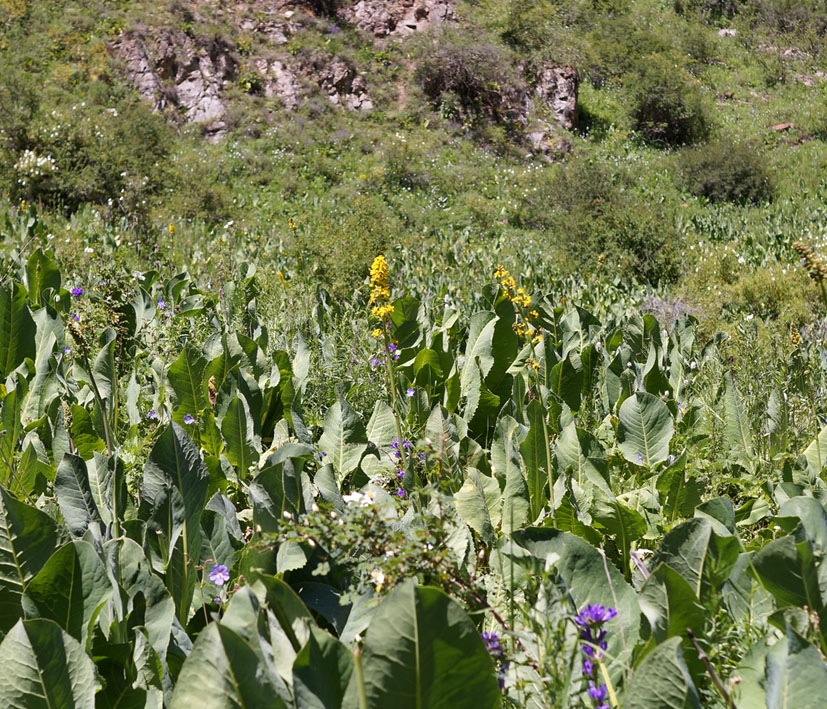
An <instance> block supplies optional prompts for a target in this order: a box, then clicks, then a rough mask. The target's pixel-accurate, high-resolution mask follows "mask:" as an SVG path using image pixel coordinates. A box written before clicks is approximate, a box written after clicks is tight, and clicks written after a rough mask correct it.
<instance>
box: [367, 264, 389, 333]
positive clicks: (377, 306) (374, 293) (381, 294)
mask: <svg viewBox="0 0 827 709" xmlns="http://www.w3.org/2000/svg"><path fill="white" fill-rule="evenodd" d="M389 273H390V272H389V270H388V262H387V261H385V257H384V256H382V255H381V254H380V255H379V256H377V257H376V258H375V259H373V263H372V264H371V267H370V304H371V305H372V306H373V308H372V310H371V311H370V312H371V314H372V315H373V316H374V317H376V318H379V319H380V320H384V319H385V318H387V317H388V315H390V314H391V313H393V306H392V305H391V304H390V299H391V288H390V285H388V275H389ZM375 332H376V330H374V333H375ZM380 336H381V331H380ZM374 337H377V335H376V334H374Z"/></svg>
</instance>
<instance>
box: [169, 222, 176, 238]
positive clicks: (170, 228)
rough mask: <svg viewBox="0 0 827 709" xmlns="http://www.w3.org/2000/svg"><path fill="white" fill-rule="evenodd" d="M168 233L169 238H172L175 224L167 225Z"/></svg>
mask: <svg viewBox="0 0 827 709" xmlns="http://www.w3.org/2000/svg"><path fill="white" fill-rule="evenodd" d="M169 233H170V236H172V235H173V234H174V233H175V224H170V225H169Z"/></svg>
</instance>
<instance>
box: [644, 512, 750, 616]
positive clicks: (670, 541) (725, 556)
mask: <svg viewBox="0 0 827 709" xmlns="http://www.w3.org/2000/svg"><path fill="white" fill-rule="evenodd" d="M739 548H740V545H739V542H738V539H737V538H736V537H734V536H719V535H718V534H717V533H716V532H715V531H714V529H713V524H712V522H711V521H710V520H709V519H707V518H703V517H699V518H696V519H691V520H687V521H686V522H684V523H683V524H680V525H678V526H677V527H675V528H674V529H672V530H670V531H669V532H668V533H667V535H666V536H665V537H664V539H663V541H662V542H661V544H660V546H659V547H658V548H657V550H656V551H655V554H654V556H653V557H652V561H651V564H650V566H651V568H656V567H657V565H658V564H660V563H664V564H666V565H667V566H670V567H671V568H672V569H674V570H675V571H677V572H678V573H679V574H680V575H681V576H683V578H684V579H685V580H686V581H687V583H688V584H689V586H690V587H691V588H692V590H693V592H694V593H695V594H696V595H697V596H698V597H699V598H700V599H701V600H704V599H705V597H706V595H707V594H709V593H712V594H716V593H718V591H719V589H720V587H721V585H723V583H724V582H725V581H726V579H727V577H728V576H729V574H730V571H731V570H732V567H733V566H734V565H735V562H736V561H737V560H738V551H739Z"/></svg>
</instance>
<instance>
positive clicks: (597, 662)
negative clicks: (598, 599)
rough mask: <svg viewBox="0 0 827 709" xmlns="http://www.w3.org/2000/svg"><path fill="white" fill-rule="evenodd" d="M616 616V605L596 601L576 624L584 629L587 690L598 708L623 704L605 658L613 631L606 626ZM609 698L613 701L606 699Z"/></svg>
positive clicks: (585, 609) (584, 610)
mask: <svg viewBox="0 0 827 709" xmlns="http://www.w3.org/2000/svg"><path fill="white" fill-rule="evenodd" d="M616 615H617V610H615V609H614V608H607V607H606V606H599V605H597V604H594V605H588V606H586V607H585V608H583V610H581V611H580V612H579V613H578V614H577V617H576V618H575V619H574V623H575V625H577V627H578V628H580V640H581V641H582V647H581V650H583V654H584V655H585V659H584V660H583V679H584V680H586V681H588V683H589V686H588V690H587V692H588V695H589V698H590V699H591V700H592V702H593V703H594V706H595V709H610V707H617V706H619V705H618V702H617V695H616V694H615V691H614V687H613V686H612V680H611V679H610V678H609V671H608V669H607V667H606V663H605V662H604V661H603V657H604V652H605V651H606V648H607V647H608V643H607V642H606V637H607V636H608V634H609V631H607V630H605V629H604V628H603V626H604V624H605V623H606V622H607V621H610V620H611V619H612V618H614V617H615V616H616ZM598 669H599V670H600V676H599V677H598V676H597V670H598ZM601 680H602V682H601ZM607 699H608V700H609V703H607V702H606V700H607Z"/></svg>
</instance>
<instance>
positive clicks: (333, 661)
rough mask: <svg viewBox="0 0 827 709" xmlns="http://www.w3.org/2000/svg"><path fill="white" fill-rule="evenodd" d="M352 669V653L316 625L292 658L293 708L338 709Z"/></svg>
mask: <svg viewBox="0 0 827 709" xmlns="http://www.w3.org/2000/svg"><path fill="white" fill-rule="evenodd" d="M352 673H353V655H352V654H351V652H350V650H348V649H347V647H346V646H345V645H343V644H342V643H341V642H339V641H338V640H337V639H336V638H334V637H333V636H332V635H330V634H329V633H326V632H324V631H323V630H321V629H319V628H317V627H311V628H310V637H309V638H308V639H307V643H305V646H304V647H303V648H302V649H301V652H299V654H298V655H297V656H296V660H295V661H294V662H293V694H294V696H295V698H296V709H339V708H340V707H341V706H342V702H343V701H344V698H345V692H346V690H347V686H348V683H349V682H350V677H351V674H352Z"/></svg>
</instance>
